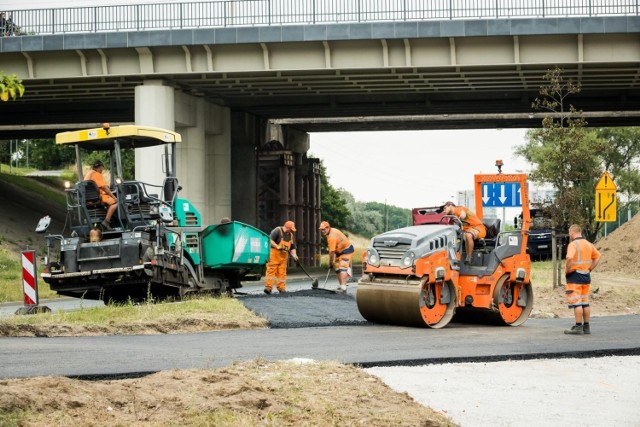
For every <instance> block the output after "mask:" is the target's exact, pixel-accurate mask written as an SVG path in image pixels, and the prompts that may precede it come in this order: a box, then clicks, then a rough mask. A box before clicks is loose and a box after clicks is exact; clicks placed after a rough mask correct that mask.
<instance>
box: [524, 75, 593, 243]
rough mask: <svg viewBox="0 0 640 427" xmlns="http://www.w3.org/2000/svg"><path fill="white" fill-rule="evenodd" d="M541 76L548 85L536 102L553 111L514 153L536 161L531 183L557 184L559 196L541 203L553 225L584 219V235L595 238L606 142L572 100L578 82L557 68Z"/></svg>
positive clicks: (576, 91) (556, 190) (555, 186)
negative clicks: (597, 196)
mask: <svg viewBox="0 0 640 427" xmlns="http://www.w3.org/2000/svg"><path fill="white" fill-rule="evenodd" d="M543 78H544V80H545V81H546V84H543V85H542V86H541V88H540V97H539V98H537V99H536V100H535V102H534V103H533V106H532V107H533V108H535V109H537V110H547V111H548V112H550V113H551V114H550V115H548V116H547V117H545V118H544V119H543V120H542V127H541V128H539V129H532V130H530V131H529V132H527V142H526V143H525V144H524V145H522V146H519V147H517V148H516V150H515V152H516V154H518V155H520V156H522V157H524V158H525V159H527V160H528V161H529V162H530V163H531V164H532V165H533V170H532V172H531V174H530V179H531V180H532V181H533V182H538V183H546V184H551V185H552V186H553V188H554V190H555V192H556V197H555V200H553V201H550V202H549V203H546V204H545V205H544V206H541V207H542V208H543V209H544V211H545V214H546V215H547V216H549V217H550V218H552V220H553V222H554V224H555V226H556V227H557V226H558V225H565V224H569V223H577V224H580V225H581V226H582V227H583V230H584V233H585V235H586V237H588V238H589V239H590V240H593V239H594V237H595V236H596V235H597V232H598V230H599V228H600V226H601V224H602V223H596V222H595V215H594V205H595V191H594V188H595V184H596V182H597V180H598V178H599V177H600V175H601V173H602V159H601V157H600V155H599V153H602V152H603V150H604V149H605V142H604V140H603V139H602V138H600V137H598V135H597V133H596V132H595V131H590V130H588V129H586V124H587V123H586V121H585V120H584V119H583V118H582V112H581V111H579V110H577V109H576V108H575V107H574V106H573V105H571V104H569V102H568V98H570V97H571V96H572V95H575V94H578V93H580V85H579V84H578V83H576V82H574V81H573V80H571V79H566V78H565V77H564V76H563V72H562V70H561V69H559V68H557V67H556V68H555V69H553V70H549V71H548V72H547V74H545V75H544V77H543Z"/></svg>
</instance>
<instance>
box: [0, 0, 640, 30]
mask: <svg viewBox="0 0 640 427" xmlns="http://www.w3.org/2000/svg"><path fill="white" fill-rule="evenodd" d="M639 10H640V0H428V1H427V0H219V1H200V2H182V3H153V4H128V5H116V6H94V7H73V8H51V9H37V10H8V11H1V10H0V12H4V14H5V15H4V17H1V16H0V31H1V32H2V33H4V35H35V34H64V33H96V32H113V31H142V30H163V29H167V30H168V29H191V28H216V27H241V26H268V25H294V24H299V25H300V24H302V25H304V24H335V23H355V22H385V21H387V22H388V21H392V22H398V21H400V22H402V21H406V22H409V21H428V20H456V19H501V18H551V17H570V16H576V17H577V16H606V15H638V13H639Z"/></svg>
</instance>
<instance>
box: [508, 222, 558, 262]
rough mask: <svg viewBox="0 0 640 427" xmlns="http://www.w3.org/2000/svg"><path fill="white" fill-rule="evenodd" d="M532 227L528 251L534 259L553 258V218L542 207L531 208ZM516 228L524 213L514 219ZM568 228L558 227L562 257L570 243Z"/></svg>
mask: <svg viewBox="0 0 640 427" xmlns="http://www.w3.org/2000/svg"><path fill="white" fill-rule="evenodd" d="M530 212H531V227H530V228H529V240H528V241H527V252H528V253H529V256H531V259H532V260H546V259H551V250H552V241H551V232H552V231H553V227H552V225H551V218H549V217H546V216H545V215H544V214H543V213H542V210H541V209H530ZM514 223H515V224H516V228H519V225H520V224H521V223H522V214H520V216H519V217H517V218H515V219H514ZM568 234H569V233H568V230H566V229H565V227H560V228H557V229H556V240H557V241H558V243H559V244H560V245H561V248H560V257H562V258H564V257H565V255H566V254H567V244H568V243H569V236H568Z"/></svg>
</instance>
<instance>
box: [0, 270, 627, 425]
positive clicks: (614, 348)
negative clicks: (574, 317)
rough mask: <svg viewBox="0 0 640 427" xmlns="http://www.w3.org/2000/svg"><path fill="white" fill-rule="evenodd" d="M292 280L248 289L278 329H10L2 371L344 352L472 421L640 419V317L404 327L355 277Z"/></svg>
mask: <svg viewBox="0 0 640 427" xmlns="http://www.w3.org/2000/svg"><path fill="white" fill-rule="evenodd" d="M321 284H322V283H321ZM335 286H336V283H335V281H329V283H327V288H328V289H335ZM288 290H289V291H290V292H288V293H287V294H282V295H277V294H274V295H265V294H263V293H262V284H260V283H255V284H250V285H248V286H245V288H243V289H242V291H243V293H246V295H238V298H239V299H240V300H241V301H242V302H243V303H244V304H245V305H246V306H247V307H249V308H250V309H252V310H254V311H255V312H257V313H259V314H260V315H262V316H264V317H266V318H267V319H268V320H269V322H270V325H271V326H270V328H269V329H261V330H243V331H219V332H208V333H199V334H180V335H144V336H109V337H57V338H0V378H19V377H30V376H40V375H65V376H80V377H85V378H105V377H106V378H113V377H122V376H132V375H140V374H144V373H147V372H155V371H160V370H166V369H187V368H217V367H224V366H228V365H229V364H231V363H232V362H234V361H237V360H250V359H255V358H262V359H266V360H288V359H313V360H337V361H340V362H343V363H352V364H359V365H361V366H363V367H365V368H368V370H369V372H370V373H372V374H374V375H377V376H379V377H380V378H382V379H383V381H385V382H386V383H387V384H388V385H389V386H390V387H392V388H394V389H395V390H398V391H400V392H407V393H409V394H410V395H411V396H412V397H413V398H414V399H416V400H417V401H418V402H421V403H423V404H424V405H427V406H429V407H432V408H434V409H436V410H439V411H442V412H443V413H445V414H447V415H449V416H451V417H452V419H453V420H454V421H455V422H457V423H459V424H460V425H462V426H474V427H476V426H480V427H483V426H487V427H489V426H491V427H493V426H509V427H516V426H518V427H520V426H523V427H524V426H532V427H533V426H536V427H537V426H540V425H552V426H554V427H555V426H565V425H566V426H573V425H575V424H576V421H577V420H579V421H578V424H580V425H584V426H622V427H627V426H628V427H637V426H639V425H640V397H639V396H638V395H637V393H636V392H635V391H636V388H637V385H638V384H640V316H618V317H594V318H593V319H592V330H593V334H592V335H590V336H567V335H564V334H563V332H562V331H563V330H564V329H565V328H566V327H568V326H569V324H570V323H571V320H570V319H529V320H528V321H527V322H526V323H525V324H524V325H522V326H519V327H498V326H492V325H482V324H467V323H451V324H450V325H448V326H447V327H446V328H443V329H438V330H434V329H418V328H404V327H394V326H385V325H373V324H370V323H368V322H366V321H365V320H364V319H363V318H362V317H361V316H360V314H359V312H358V311H357V308H356V304H355V299H354V295H355V286H354V285H350V286H349V292H348V294H347V295H337V294H333V293H331V292H328V291H326V290H311V289H310V281H309V282H308V283H307V282H305V281H304V280H301V281H296V282H295V283H290V284H289V286H288ZM65 304H66V303H65ZM14 308H15V307H12V308H11V309H14ZM66 309H69V308H68V307H67V308H66ZM14 311H15V310H14ZM611 355H614V356H613V357H611ZM593 356H599V357H597V358H593Z"/></svg>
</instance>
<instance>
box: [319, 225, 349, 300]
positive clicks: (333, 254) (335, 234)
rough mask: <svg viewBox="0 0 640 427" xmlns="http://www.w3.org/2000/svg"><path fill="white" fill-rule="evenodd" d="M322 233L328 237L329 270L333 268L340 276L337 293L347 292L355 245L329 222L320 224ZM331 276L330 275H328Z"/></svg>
mask: <svg viewBox="0 0 640 427" xmlns="http://www.w3.org/2000/svg"><path fill="white" fill-rule="evenodd" d="M320 231H321V232H322V234H324V235H325V236H326V237H327V247H328V248H329V268H331V266H333V268H334V270H335V271H336V275H337V276H338V282H339V286H338V289H337V292H339V293H345V292H347V281H348V280H349V277H351V274H352V273H351V258H353V253H354V252H355V250H354V249H353V245H352V244H351V242H350V241H349V239H348V238H347V236H345V235H344V233H343V232H342V231H340V230H338V229H337V228H331V225H330V224H329V223H328V222H327V221H322V222H321V223H320ZM327 274H329V273H327Z"/></svg>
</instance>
